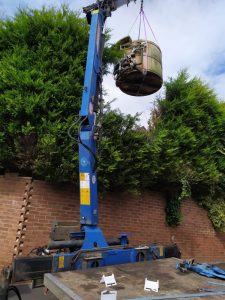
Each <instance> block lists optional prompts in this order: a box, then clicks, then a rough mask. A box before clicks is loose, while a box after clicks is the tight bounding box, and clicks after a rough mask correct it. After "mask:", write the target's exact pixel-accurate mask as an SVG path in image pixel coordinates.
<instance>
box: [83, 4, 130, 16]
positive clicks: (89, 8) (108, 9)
mask: <svg viewBox="0 0 225 300" xmlns="http://www.w3.org/2000/svg"><path fill="white" fill-rule="evenodd" d="M130 2H134V3H135V2H136V0H97V2H96V3H93V4H91V5H89V6H86V7H84V8H83V11H84V13H86V14H89V13H91V12H92V11H94V10H96V9H99V8H101V9H102V10H104V12H105V13H106V16H107V17H109V16H110V15H111V12H112V11H115V10H117V9H118V8H119V7H121V6H123V5H127V6H128V5H129V3H130Z"/></svg>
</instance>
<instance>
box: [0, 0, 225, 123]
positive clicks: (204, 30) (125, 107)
mask: <svg viewBox="0 0 225 300" xmlns="http://www.w3.org/2000/svg"><path fill="white" fill-rule="evenodd" d="M93 2H95V0H67V1H63V0H0V17H13V15H14V14H15V12H16V11H17V9H18V8H23V7H30V8H41V7H42V6H43V5H45V6H47V7H48V6H55V7H59V6H60V5H61V4H62V3H66V4H67V5H68V6H69V7H70V8H71V9H74V10H80V11H81V12H82V7H84V6H87V5H89V4H92V3H93ZM140 2H141V1H140V0H137V1H136V4H134V3H130V5H129V7H127V6H126V5H125V6H123V7H121V8H119V9H118V10H117V11H115V12H113V14H112V17H111V18H108V19H107V22H106V26H107V27H109V28H111V29H112V33H111V34H112V36H111V40H110V42H112V43H113V42H116V41H118V40H120V39H121V38H123V37H125V36H127V35H128V34H130V36H131V38H133V39H137V36H138V26H139V23H138V22H137V23H136V24H135V25H134V27H133V29H132V30H131V27H132V24H133V23H134V21H135V19H136V17H137V16H138V14H139V11H140ZM144 12H145V15H146V16H147V18H148V21H149V23H150V25H151V27H152V29H153V31H154V34H155V36H156V39H157V44H158V45H159V46H160V48H161V51H162V57H163V78H164V80H168V78H170V77H175V76H176V75H177V73H178V72H179V71H180V70H181V69H184V68H187V69H188V71H189V74H190V75H191V76H197V77H200V78H201V79H203V80H204V81H205V82H207V83H208V84H209V85H210V87H212V88H213V89H214V90H215V92H216V93H217V95H218V97H219V99H221V100H222V101H225V17H224V14H225V0H144ZM130 30H131V31H130ZM141 37H142V38H144V37H145V36H144V30H142V32H141ZM147 37H148V39H149V40H152V41H154V42H156V41H155V39H154V36H153V35H152V33H151V30H150V29H149V28H148V27H147ZM103 84H104V88H105V89H106V90H107V93H108V96H107V97H106V100H107V101H110V100H112V99H114V98H115V99H116V100H115V101H114V102H113V103H112V107H113V108H119V109H120V110H121V111H122V112H123V113H126V114H127V113H129V114H132V115H134V114H136V113H140V114H141V116H140V119H141V120H140V124H142V125H144V126H146V125H147V121H148V118H149V115H150V111H151V109H152V108H153V106H154V101H155V99H156V97H157V95H158V94H162V95H163V88H162V89H161V90H160V91H159V92H158V93H156V94H154V95H151V96H145V97H132V96H128V95H126V94H124V93H122V92H121V91H120V90H119V89H118V88H117V87H116V85H115V82H114V80H113V76H112V75H111V74H109V75H108V76H106V77H105V78H104V83H103Z"/></svg>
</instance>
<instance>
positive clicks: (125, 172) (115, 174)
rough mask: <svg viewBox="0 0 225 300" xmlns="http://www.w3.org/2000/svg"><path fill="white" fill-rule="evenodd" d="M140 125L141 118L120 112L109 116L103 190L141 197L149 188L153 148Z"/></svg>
mask: <svg viewBox="0 0 225 300" xmlns="http://www.w3.org/2000/svg"><path fill="white" fill-rule="evenodd" d="M137 121H138V115H136V116H134V117H133V116H131V115H124V114H122V113H121V112H120V111H119V110H114V111H112V110H108V111H107V112H106V113H105V116H104V120H103V130H104V131H103V138H102V140H101V143H100V153H99V154H100V165H99V169H98V174H99V179H100V184H99V186H100V187H103V189H104V190H122V191H130V192H133V193H138V192H140V191H141V189H142V188H143V186H144V184H145V182H144V181H143V177H144V172H146V170H147V169H148V166H149V165H148V147H149V145H148V143H147V142H146V132H145V131H141V130H140V129H139V128H138V126H137Z"/></svg>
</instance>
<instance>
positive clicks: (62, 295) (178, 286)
mask: <svg viewBox="0 0 225 300" xmlns="http://www.w3.org/2000/svg"><path fill="white" fill-rule="evenodd" d="M177 261H178V259H175V258H169V259H162V260H155V261H147V262H139V263H129V264H124V265H116V266H108V267H103V268H94V269H87V270H77V271H67V272H61V273H60V272H59V273H55V274H46V275H45V278H44V284H45V286H46V287H47V288H48V289H49V290H50V291H51V292H52V293H53V294H54V295H55V296H56V297H57V298H58V299H60V300H74V299H76V300H95V299H96V300H97V299H98V300H99V299H101V292H102V291H104V290H114V291H115V290H116V291H117V299H140V298H145V299H147V298H149V299H151V297H159V296H161V295H162V296H163V295H164V296H165V295H167V296H170V295H175V294H176V295H177V294H179V295H181V294H196V293H202V291H201V290H200V289H203V288H207V289H210V290H214V291H221V290H223V291H225V286H224V287H223V286H218V285H212V284H209V283H208V281H213V282H216V283H220V284H221V283H222V284H225V282H224V281H222V280H215V279H211V280H210V279H209V278H207V277H203V276H200V275H198V274H196V273H193V272H187V273H182V272H180V271H179V270H176V268H175V266H176V262H177ZM112 273H114V275H115V278H116V281H117V286H114V287H110V288H106V286H105V284H103V283H100V280H101V278H102V275H103V274H104V275H111V274H112ZM145 278H148V280H152V281H156V280H159V292H158V293H156V292H149V291H144V281H145ZM174 299H182V298H174ZM191 299H194V300H197V299H203V298H200V297H191ZM204 299H213V300H214V299H220V300H221V299H225V292H224V295H210V294H209V297H204Z"/></svg>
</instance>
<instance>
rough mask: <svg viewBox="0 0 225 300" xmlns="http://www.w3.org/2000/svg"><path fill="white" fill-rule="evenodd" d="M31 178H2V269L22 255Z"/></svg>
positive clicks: (0, 256) (0, 223)
mask: <svg viewBox="0 0 225 300" xmlns="http://www.w3.org/2000/svg"><path fill="white" fill-rule="evenodd" d="M30 188H31V178H19V177H17V176H13V175H9V174H8V175H6V176H0V245H1V247H0V269H1V267H2V266H3V265H8V264H10V263H11V260H12V257H13V255H17V254H19V253H21V251H20V245H21V244H22V243H23V240H24V238H25V235H24V232H25V225H24V224H25V222H26V221H27V219H26V206H27V205H29V203H28V195H29V190H30Z"/></svg>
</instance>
